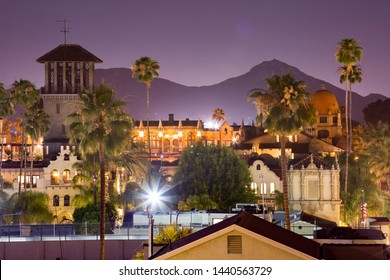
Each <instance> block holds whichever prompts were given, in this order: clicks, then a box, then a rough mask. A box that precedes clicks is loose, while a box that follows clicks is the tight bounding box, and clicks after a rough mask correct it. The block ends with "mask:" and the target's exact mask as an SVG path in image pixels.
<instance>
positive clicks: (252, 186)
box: [251, 182, 257, 194]
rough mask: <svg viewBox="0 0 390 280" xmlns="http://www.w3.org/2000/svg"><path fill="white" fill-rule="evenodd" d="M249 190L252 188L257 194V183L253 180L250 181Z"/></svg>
mask: <svg viewBox="0 0 390 280" xmlns="http://www.w3.org/2000/svg"><path fill="white" fill-rule="evenodd" d="M251 190H252V191H253V192H254V193H255V194H257V184H256V183H255V182H252V183H251Z"/></svg>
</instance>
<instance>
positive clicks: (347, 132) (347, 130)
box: [344, 72, 349, 193]
mask: <svg viewBox="0 0 390 280" xmlns="http://www.w3.org/2000/svg"><path fill="white" fill-rule="evenodd" d="M346 75H347V78H346V81H345V83H346V89H345V132H346V140H347V149H346V151H345V180H344V192H345V193H347V191H348V168H349V166H348V161H349V144H348V143H349V122H348V72H347V74H346Z"/></svg>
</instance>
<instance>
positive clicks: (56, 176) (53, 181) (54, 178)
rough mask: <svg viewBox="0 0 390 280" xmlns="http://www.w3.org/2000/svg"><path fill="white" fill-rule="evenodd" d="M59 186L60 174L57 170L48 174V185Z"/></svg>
mask: <svg viewBox="0 0 390 280" xmlns="http://www.w3.org/2000/svg"><path fill="white" fill-rule="evenodd" d="M59 184H60V173H59V172H58V170H57V169H54V170H53V171H52V172H51V174H50V185H59Z"/></svg>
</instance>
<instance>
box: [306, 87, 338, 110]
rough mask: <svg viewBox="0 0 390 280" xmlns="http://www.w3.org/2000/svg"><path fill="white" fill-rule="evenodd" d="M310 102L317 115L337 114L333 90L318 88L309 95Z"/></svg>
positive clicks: (336, 103)
mask: <svg viewBox="0 0 390 280" xmlns="http://www.w3.org/2000/svg"><path fill="white" fill-rule="evenodd" d="M310 103H311V104H312V105H313V106H314V108H316V110H317V111H318V114H319V115H328V114H329V113H330V114H332V115H337V114H338V113H339V103H338V102H337V99H336V96H335V95H334V94H333V92H331V91H329V90H326V89H320V90H317V91H316V92H315V93H313V94H312V95H311V97H310Z"/></svg>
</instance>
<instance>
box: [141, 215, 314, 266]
mask: <svg viewBox="0 0 390 280" xmlns="http://www.w3.org/2000/svg"><path fill="white" fill-rule="evenodd" d="M234 225H236V226H238V227H241V228H243V229H246V230H248V231H251V232H253V233H255V234H258V235H261V236H263V237H266V238H268V239H271V240H273V241H275V242H277V243H280V244H283V245H285V246H287V247H290V248H292V249H295V250H297V251H299V252H302V253H304V254H306V255H309V256H311V257H313V258H316V259H319V258H320V244H319V243H317V242H315V241H313V240H310V239H307V238H305V237H303V236H301V235H299V234H296V233H294V232H292V231H289V230H286V229H284V228H282V227H280V226H277V225H274V224H272V223H270V222H268V221H266V220H263V219H261V218H258V217H256V216H254V215H252V214H250V213H248V212H246V211H243V212H240V213H239V214H237V215H235V216H232V217H230V218H228V219H225V220H223V221H221V222H219V223H217V224H214V225H211V226H209V227H207V228H204V229H201V230H199V231H197V232H195V233H192V234H190V235H188V236H186V237H184V238H182V239H179V240H177V241H175V242H173V243H171V244H169V245H166V246H164V247H163V248H161V249H160V250H159V251H158V252H157V253H156V254H154V255H153V256H151V257H150V258H149V259H155V258H157V257H160V256H162V255H164V254H166V253H168V252H171V251H174V250H176V249H178V248H180V247H183V246H185V245H188V244H191V243H192V242H195V241H197V240H200V239H202V238H205V237H207V236H209V235H211V234H214V233H217V232H219V231H222V230H224V229H226V228H228V227H231V226H234Z"/></svg>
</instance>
